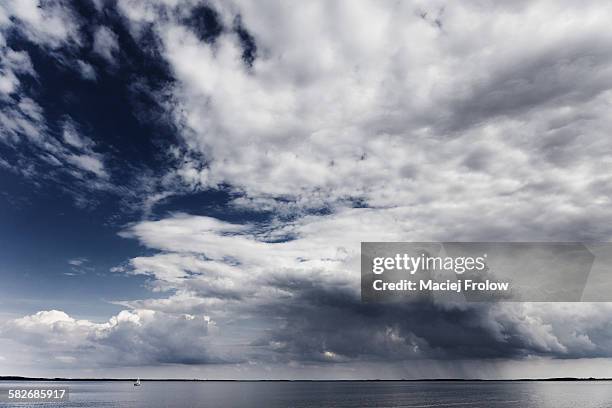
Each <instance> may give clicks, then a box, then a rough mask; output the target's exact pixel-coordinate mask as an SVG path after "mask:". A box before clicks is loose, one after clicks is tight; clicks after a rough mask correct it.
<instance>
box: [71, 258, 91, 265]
mask: <svg viewBox="0 0 612 408" xmlns="http://www.w3.org/2000/svg"><path fill="white" fill-rule="evenodd" d="M86 262H88V259H87V258H74V259H69V260H68V263H69V264H70V265H72V266H81V265H83V264H84V263H86Z"/></svg>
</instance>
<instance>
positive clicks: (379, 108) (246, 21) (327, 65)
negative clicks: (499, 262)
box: [120, 1, 612, 239]
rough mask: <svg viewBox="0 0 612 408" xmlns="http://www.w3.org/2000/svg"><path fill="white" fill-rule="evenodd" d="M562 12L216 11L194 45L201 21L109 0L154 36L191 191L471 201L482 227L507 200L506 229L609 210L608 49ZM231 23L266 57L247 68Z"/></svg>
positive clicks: (597, 22) (302, 199)
mask: <svg viewBox="0 0 612 408" xmlns="http://www.w3.org/2000/svg"><path fill="white" fill-rule="evenodd" d="M566 7H567V5H560V4H555V3H551V2H546V1H542V2H535V3H529V4H527V3H521V4H520V5H516V6H503V5H491V4H485V3H470V4H462V5H457V4H446V3H444V2H437V3H435V4H434V3H428V4H423V3H420V2H409V3H401V4H397V5H388V4H381V3H376V2H367V1H364V2H360V3H359V4H358V5H355V4H354V3H352V2H340V3H338V4H337V5H336V6H335V7H334V9H333V10H332V11H331V12H330V10H329V9H328V7H327V5H326V4H324V3H317V2H315V3H312V4H311V5H310V6H309V8H308V12H303V10H299V9H298V8H295V7H289V6H284V5H281V4H279V3H277V2H266V3H264V4H263V5H261V4H258V5H254V4H253V3H252V2H249V1H244V2H235V3H233V4H231V5H222V4H214V8H215V13H216V14H213V15H216V17H215V18H216V20H215V22H214V23H215V24H221V25H222V26H223V29H221V30H217V31H215V35H214V36H212V38H210V39H207V40H203V39H202V36H201V35H200V34H199V32H198V27H199V26H198V23H197V21H196V22H193V21H191V20H188V22H187V23H186V22H185V20H184V19H182V18H179V17H176V18H173V16H183V15H186V14H187V15H189V13H190V12H191V11H190V10H191V9H189V7H188V6H184V5H183V6H182V7H176V8H173V7H172V6H167V5H166V3H163V2H160V3H159V4H157V5H156V6H155V7H153V6H151V7H146V6H145V5H143V4H142V3H140V2H122V3H121V4H120V8H121V10H123V11H124V14H125V15H126V16H127V17H128V18H130V19H131V20H132V22H133V24H134V26H135V27H137V26H139V25H140V24H143V23H145V22H146V23H152V24H153V27H154V29H155V32H157V34H158V36H159V38H160V40H161V44H162V48H161V52H162V55H163V56H164V57H165V58H166V59H167V61H168V62H169V64H170V66H171V67H172V69H173V72H174V75H175V76H176V78H177V84H178V85H177V86H176V87H175V88H174V100H175V101H176V103H177V109H176V119H177V123H178V124H179V125H180V126H181V127H182V129H183V132H182V135H183V137H184V139H185V142H186V143H187V145H188V146H189V148H190V149H191V150H192V151H193V152H194V153H195V154H198V155H200V157H202V159H201V160H195V162H194V161H193V160H187V161H186V162H185V163H184V165H183V167H182V168H180V169H179V171H178V174H180V175H182V176H183V177H184V180H185V182H186V183H188V184H190V185H194V186H200V187H201V188H204V189H205V188H210V187H213V188H214V187H217V186H220V185H230V186H232V187H233V188H235V189H236V190H238V191H242V192H244V193H245V194H246V195H247V196H248V197H250V198H253V199H254V201H252V202H253V203H256V202H258V201H257V200H258V199H261V198H277V199H280V198H282V199H283V200H286V199H288V200H290V201H293V202H296V203H300V204H301V205H305V206H317V205H319V204H320V202H323V203H328V204H329V203H331V204H332V205H333V204H335V203H338V202H343V201H345V200H346V199H349V198H350V199H359V200H360V201H361V202H362V203H364V204H366V205H369V206H373V207H399V206H404V205H410V206H419V205H423V206H428V207H430V208H431V207H432V206H440V207H442V208H445V207H452V206H454V205H457V203H459V204H461V203H468V202H472V206H470V208H471V209H474V206H476V208H478V209H479V210H478V211H479V212H480V213H481V214H483V213H484V214H487V212H488V211H481V210H480V209H481V208H488V209H492V211H496V210H497V209H501V208H503V207H504V206H505V205H506V203H507V201H508V199H507V197H513V199H514V201H515V202H518V203H519V204H518V206H517V208H516V211H515V213H514V214H511V215H510V214H509V215H508V216H509V217H512V220H511V221H513V222H515V223H520V222H521V219H522V217H523V216H526V214H527V213H529V212H530V211H532V210H534V209H535V208H545V209H546V213H547V214H551V217H552V218H555V219H557V218H564V217H567V216H571V215H570V214H568V212H567V211H568V210H569V207H565V206H560V205H559V203H560V202H565V203H569V206H570V207H572V208H575V209H576V210H578V209H579V208H581V207H582V206H583V205H590V206H591V207H593V210H595V212H596V213H599V212H600V211H603V212H605V211H606V209H605V208H606V206H605V205H604V203H603V201H601V204H597V203H599V202H600V201H598V200H599V199H603V197H601V196H600V195H597V194H593V193H594V192H593V191H592V190H590V188H589V185H590V184H591V183H596V182H598V181H599V180H600V179H601V178H605V177H606V176H604V175H603V173H605V172H602V168H601V165H595V162H598V163H601V162H602V160H601V158H602V157H601V155H602V154H606V153H605V152H609V151H610V149H611V146H610V144H609V143H608V142H606V141H605V140H607V139H606V138H605V137H603V135H602V133H601V130H600V129H605V128H607V127H608V126H609V123H608V118H607V115H606V114H605V111H606V106H607V103H608V102H607V101H608V99H609V89H610V84H611V82H610V81H611V80H612V75H611V72H610V70H609V68H608V66H609V59H608V56H607V54H606V52H605V50H606V49H607V48H608V47H609V45H610V42H611V40H612V39H611V38H610V36H608V35H607V34H606V33H607V30H606V29H605V27H606V25H607V21H606V20H605V18H603V17H602V14H601V7H602V5H601V4H600V3H597V2H592V3H588V4H587V5H585V7H580V8H576V9H575V10H573V13H575V14H576V15H580V16H581V17H580V18H579V19H576V20H572V21H568V20H567V19H565V18H563V16H564V15H565V13H566V12H567V9H566ZM159 10H163V11H159ZM440 10H443V12H440ZM158 11H159V15H158V14H156V13H157V12H158ZM194 12H195V11H194ZM209 14H210V13H209ZM438 15H439V17H435V16H438ZM238 17H239V18H240V22H241V25H242V27H243V29H244V30H246V32H248V34H249V35H250V37H252V39H253V41H254V43H255V45H256V47H257V49H258V50H261V52H258V53H257V58H255V59H254V60H253V61H252V63H251V64H250V65H251V66H249V64H245V62H244V60H243V58H242V55H243V52H244V44H243V43H242V41H241V38H240V36H239V35H238V33H237V32H236V31H235V30H234V29H233V28H232V27H233V26H232V23H231V22H232V21H234V20H235V19H236V18H238ZM543 20H546V21H547V22H548V23H547V24H548V25H547V27H548V30H547V31H546V32H545V33H544V32H542V30H541V27H542V26H541V21H543ZM466 21H469V22H471V23H469V24H468V25H469V28H466ZM519 22H520V24H521V26H522V27H524V29H523V30H521V31H520V32H519V31H516V30H515V27H516V25H517V24H519ZM208 23H210V22H208ZM194 25H195V27H194ZM200 25H205V24H204V23H200ZM354 27H360V34H359V35H356V34H355V29H354ZM204 28H205V27H204ZM204 28H202V29H204ZM349 32H350V33H352V34H351V35H347V34H346V33H349ZM207 38H208V37H207ZM416 44H418V46H417V45H416ZM527 45H528V46H527ZM581 78H588V80H586V82H585V80H583V79H581ZM202 101H206V103H202ZM584 112H588V114H587V116H588V119H586V117H584ZM557 124H561V127H558V125H557ZM547 141H548V142H550V143H553V144H554V145H555V147H554V148H552V147H551V148H547V147H545V146H551V145H550V144H549V143H548V142H547ZM596 146H597V147H596ZM192 157H198V156H192ZM598 157H599V158H600V159H599V160H598V159H597V158H598ZM603 167H604V168H606V169H607V167H608V165H607V164H604V165H603ZM578 180H580V181H581V182H580V183H578ZM534 186H541V188H543V189H544V190H546V191H548V193H544V194H536V193H535V191H534V190H533V188H534ZM552 191H554V193H553V192H552ZM553 196H554V198H553ZM585 197H590V198H588V199H585ZM475 198H476V199H475ZM588 203H590V204H588ZM582 208H583V207H582ZM469 211H470V209H468V208H466V209H465V211H458V214H457V218H458V219H461V218H462V217H468V216H469V215H468V214H467V213H468V212H469ZM489 211H491V210H489ZM460 213H461V214H460ZM487 221H488V220H487ZM538 221H539V220H538V219H536V220H535V222H538ZM578 222H580V221H578ZM544 223H545V221H544V220H542V224H544ZM483 224H485V225H486V224H487V223H486V222H484V223H483ZM583 230H588V228H583ZM598 233H599V232H598ZM609 233H610V231H607V232H605V231H601V234H602V238H604V239H605V238H606V237H609Z"/></svg>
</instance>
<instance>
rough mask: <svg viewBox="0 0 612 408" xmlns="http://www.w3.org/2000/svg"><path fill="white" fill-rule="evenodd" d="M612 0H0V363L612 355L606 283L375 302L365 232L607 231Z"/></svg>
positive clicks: (533, 236)
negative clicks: (366, 277) (369, 297)
mask: <svg viewBox="0 0 612 408" xmlns="http://www.w3.org/2000/svg"><path fill="white" fill-rule="evenodd" d="M609 8H610V6H609V5H608V4H604V3H603V2H598V1H593V2H586V3H584V4H582V3H581V4H580V7H577V6H576V5H574V4H572V3H569V2H568V3H567V4H565V3H563V2H548V1H536V2H529V3H513V4H501V3H499V4H495V3H487V2H467V3H465V4H461V5H458V4H451V3H448V2H445V1H434V2H430V1H428V2H419V1H415V2H401V3H392V2H369V1H358V2H353V1H350V2H348V1H347V2H334V3H333V4H329V3H325V2H309V3H308V4H299V5H298V4H291V3H285V2H275V1H263V2H251V1H238V0H237V1H231V2H217V1H210V2H199V1H185V2H175V1H170V0H156V1H139V0H118V1H105V0H83V1H77V2H65V1H59V0H54V1H49V2H41V3H40V4H39V2H37V1H35V0H20V1H16V0H15V1H8V2H4V3H3V4H2V5H0V106H1V111H0V192H1V194H0V245H1V248H2V249H1V250H0V275H1V278H2V284H1V285H0V375H4V374H6V375H9V374H23V375H73V376H76V375H99V376H103V375H117V376H121V375H132V374H133V373H143V372H146V373H150V374H151V376H177V377H185V376H186V377H203V378H204V377H208V378H211V377H215V376H217V377H226V378H261V377H263V378H278V377H287V378H386V377H388V378H397V377H402V378H410V377H430V376H431V377H435V376H443V377H444V376H446V377H449V376H471V377H491V378H494V377H495V378H498V377H513V376H522V377H524V376H525V375H524V372H525V370H529V372H532V373H535V374H534V375H536V374H540V375H551V376H561V375H563V376H565V375H568V370H570V371H572V373H576V375H585V376H591V375H593V376H597V375H601V376H604V375H605V376H610V375H611V374H610V373H611V371H610V368H609V367H610V360H609V358H610V357H611V356H612V348H611V347H610V344H612V342H611V341H610V340H611V339H612V326H611V325H610V323H609V322H608V320H609V319H608V316H609V313H610V306H609V305H608V304H605V303H602V304H502V303H499V304H483V305H470V306H457V305H442V304H434V305H389V306H380V305H364V304H362V303H361V302H360V299H359V245H360V242H361V241H428V240H431V241H487V240H491V241H520V240H523V241H542V240H543V241H609V240H610V237H611V235H612V227H611V226H610V224H609V220H610V216H611V215H612V214H611V212H612V211H611V208H612V207H611V206H610V198H609V197H610V195H611V193H612V178H611V177H610V174H612V172H610V170H612V169H611V167H612V161H611V160H610V157H612V143H611V142H610V138H609V137H608V134H609V129H610V128H612V123H610V119H609V114H608V112H609V106H610V103H611V101H612V99H611V95H612V93H611V92H610V89H611V87H612V70H610V63H611V62H612V54H610V52H609V50H610V45H612V37H610V35H609V29H608V26H609V22H608V21H607V20H606V18H605V16H606V15H609V11H610V10H609ZM568 327H571V329H569V328H568ZM347 339H351V340H350V341H347ZM185 372H189V374H188V375H185ZM141 376H145V374H141Z"/></svg>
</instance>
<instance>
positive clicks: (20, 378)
mask: <svg viewBox="0 0 612 408" xmlns="http://www.w3.org/2000/svg"><path fill="white" fill-rule="evenodd" d="M137 378H138V377H136V378H134V377H132V378H116V377H115V378H113V377H109V378H106V377H25V376H18V375H5V376H0V381H134V380H136V379H137ZM140 381H141V382H142V381H176V382H444V381H446V382H452V381H455V382H462V381H466V382H469V381H473V382H485V381H612V378H610V377H543V378H506V379H503V378H488V379H487V378H416V379H409V378H395V379H381V378H375V379H228V378H216V379H211V378H140Z"/></svg>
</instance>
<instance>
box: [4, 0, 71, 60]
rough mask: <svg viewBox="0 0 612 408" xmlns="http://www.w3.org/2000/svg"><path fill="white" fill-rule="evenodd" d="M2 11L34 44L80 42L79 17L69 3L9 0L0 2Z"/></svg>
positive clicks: (55, 0)
mask: <svg viewBox="0 0 612 408" xmlns="http://www.w3.org/2000/svg"><path fill="white" fill-rule="evenodd" d="M0 12H1V13H2V14H3V15H4V16H5V17H11V18H14V19H15V22H16V26H17V27H18V28H19V29H20V30H22V31H23V32H24V34H25V35H26V36H27V37H28V38H29V39H30V40H31V41H32V42H34V43H37V44H40V45H43V46H46V47H51V48H57V47H60V46H63V45H65V44H67V43H69V44H75V45H77V44H79V43H80V36H79V34H78V29H79V26H80V20H79V18H78V17H77V15H76V14H75V13H74V12H73V11H72V8H71V6H70V4H69V3H68V2H65V1H61V0H59V1H58V0H52V1H46V2H44V3H43V4H42V5H41V4H40V2H39V1H38V0H23V1H9V2H4V3H3V5H0ZM5 23H7V22H6V21H5Z"/></svg>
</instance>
